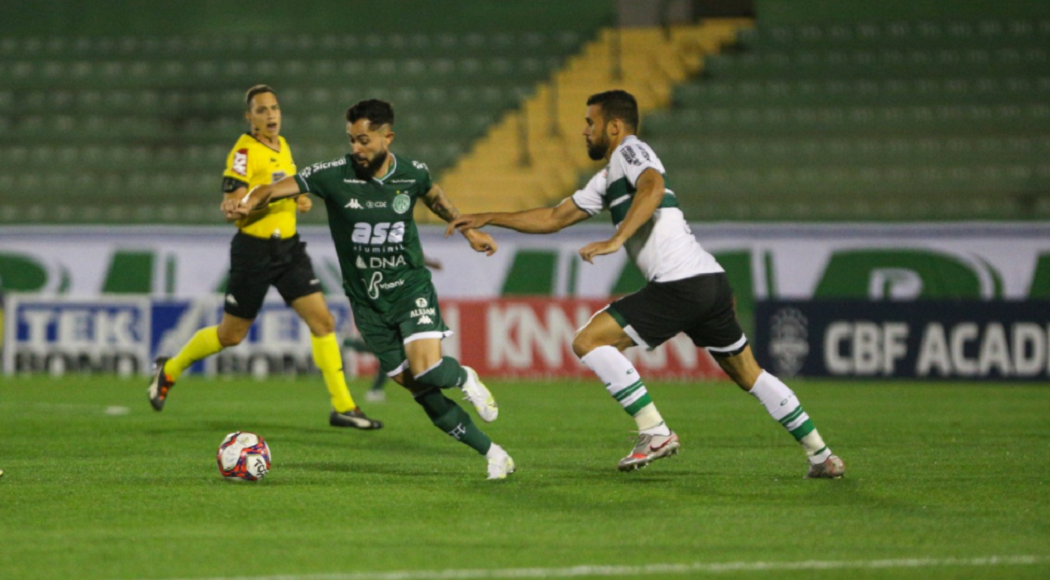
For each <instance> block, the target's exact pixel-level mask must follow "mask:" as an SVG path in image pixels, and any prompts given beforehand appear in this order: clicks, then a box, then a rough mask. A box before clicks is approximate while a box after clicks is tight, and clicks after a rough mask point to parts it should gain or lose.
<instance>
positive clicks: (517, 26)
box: [0, 0, 615, 36]
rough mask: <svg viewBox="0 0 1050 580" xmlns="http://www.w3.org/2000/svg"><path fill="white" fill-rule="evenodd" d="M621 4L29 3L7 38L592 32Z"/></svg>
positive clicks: (380, 0)
mask: <svg viewBox="0 0 1050 580" xmlns="http://www.w3.org/2000/svg"><path fill="white" fill-rule="evenodd" d="M614 13H615V4H614V1H613V0H571V1H570V2H563V1H552V0H532V1H528V0H437V1H427V0H367V1H361V0H343V1H338V0H297V1H295V2H259V3H250V2H230V1H229V0H181V1H179V2H150V1H146V0H50V1H47V0H23V1H22V2H4V3H3V7H2V8H0V35H2V36H47V35H52V34H64V35H88V36H115V35H127V34H141V35H150V34H209V33H222V32H224V31H231V32H239V33H244V32H260V33H274V34H293V35H298V34H303V33H310V32H316V33H334V32H346V33H368V32H400V33H411V32H417V31H418V32H440V31H443V30H447V31H450V32H456V31H460V32H461V31H463V30H484V31H518V30H559V29H566V28H568V29H574V30H580V29H589V28H596V27H598V26H601V25H605V24H608V23H610V22H613V20H614V18H613V15H614Z"/></svg>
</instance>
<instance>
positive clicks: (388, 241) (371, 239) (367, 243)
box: [295, 153, 433, 312]
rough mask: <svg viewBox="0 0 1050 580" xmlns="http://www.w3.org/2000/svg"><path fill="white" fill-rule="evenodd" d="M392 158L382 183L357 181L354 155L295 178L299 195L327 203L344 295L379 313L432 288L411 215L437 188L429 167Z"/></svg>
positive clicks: (378, 180)
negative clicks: (419, 201) (311, 195)
mask: <svg viewBox="0 0 1050 580" xmlns="http://www.w3.org/2000/svg"><path fill="white" fill-rule="evenodd" d="M390 156H391V158H392V160H393V161H392V163H391V169H390V172H389V173H387V174H386V175H384V176H383V177H373V178H371V179H368V180H364V179H361V178H359V177H358V176H357V175H356V174H355V173H354V169H353V164H352V163H351V161H350V155H346V156H345V157H343V158H342V159H336V160H334V161H328V162H324V163H315V164H314V165H311V166H309V167H306V168H304V169H302V170H301V171H300V172H299V173H297V174H296V176H295V181H296V183H297V184H299V191H300V192H302V193H312V194H314V195H316V196H317V197H319V198H321V199H323V200H324V204H325V207H326V208H327V210H328V225H329V227H330V228H331V230H332V240H333V241H334V242H335V251H336V254H338V256H339V266H340V268H341V269H342V271H343V288H344V289H345V290H346V295H347V296H348V297H349V298H350V300H351V302H353V303H355V304H359V305H370V306H371V307H372V308H374V309H376V310H378V311H379V312H388V311H390V310H391V309H393V308H395V307H396V305H397V304H398V302H401V301H403V300H404V299H405V298H406V297H409V296H411V295H412V294H413V293H415V292H418V291H419V290H420V289H421V288H424V287H426V285H428V284H430V271H429V270H427V268H426V266H425V265H424V264H423V246H422V245H421V244H420V242H419V230H418V229H417V228H416V222H415V219H413V211H412V210H413V208H414V207H415V205H416V200H417V199H419V198H420V197H423V196H425V195H426V194H427V192H428V191H430V188H431V187H432V185H433V182H432V180H431V178H430V170H429V169H428V168H427V166H426V164H425V163H420V162H418V161H411V160H409V159H404V158H400V157H397V156H396V155H394V154H393V153H391V154H390Z"/></svg>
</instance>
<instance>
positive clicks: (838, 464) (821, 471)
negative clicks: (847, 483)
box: [806, 455, 846, 479]
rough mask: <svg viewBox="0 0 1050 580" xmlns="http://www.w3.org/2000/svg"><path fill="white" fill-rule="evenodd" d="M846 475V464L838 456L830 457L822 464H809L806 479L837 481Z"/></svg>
mask: <svg viewBox="0 0 1050 580" xmlns="http://www.w3.org/2000/svg"><path fill="white" fill-rule="evenodd" d="M845 473H846V464H845V463H843V462H842V460H841V459H839V456H838V455H832V456H831V457H828V458H827V459H825V460H824V462H823V463H817V464H812V463H811V464H810V465H809V472H807V473H806V479H838V478H840V477H842V476H843V475H844V474H845Z"/></svg>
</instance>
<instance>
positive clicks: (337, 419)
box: [328, 407, 383, 430]
mask: <svg viewBox="0 0 1050 580" xmlns="http://www.w3.org/2000/svg"><path fill="white" fill-rule="evenodd" d="M328 424H329V425H331V426H332V427H353V428H354V429H365V430H370V429H382V428H383V422H382V421H376V420H375V419H369V418H368V416H366V415H365V412H364V411H362V410H361V408H360V407H354V408H353V409H350V410H349V411H346V412H344V413H340V412H338V411H334V410H333V411H332V414H331V415H330V416H329V417H328Z"/></svg>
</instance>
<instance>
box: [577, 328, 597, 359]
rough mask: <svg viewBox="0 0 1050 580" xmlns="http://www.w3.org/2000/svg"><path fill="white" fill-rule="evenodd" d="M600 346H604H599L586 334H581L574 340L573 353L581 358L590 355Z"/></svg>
mask: <svg viewBox="0 0 1050 580" xmlns="http://www.w3.org/2000/svg"><path fill="white" fill-rule="evenodd" d="M599 346H602V345H601V344H598V343H597V341H595V340H594V338H593V337H592V336H591V335H590V334H588V333H586V332H580V333H578V334H577V335H576V336H575V337H573V339H572V352H573V353H575V354H576V356H577V357H579V358H583V357H585V356H587V354H588V353H590V352H591V351H592V350H594V349H596V348H598V347H599Z"/></svg>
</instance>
